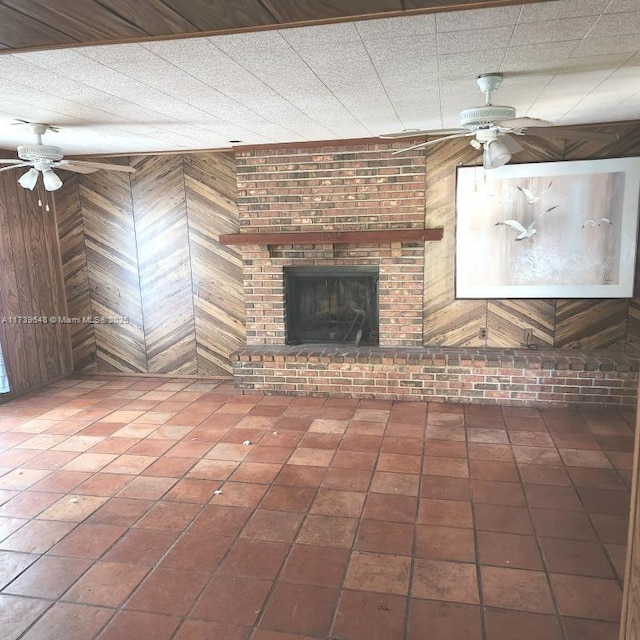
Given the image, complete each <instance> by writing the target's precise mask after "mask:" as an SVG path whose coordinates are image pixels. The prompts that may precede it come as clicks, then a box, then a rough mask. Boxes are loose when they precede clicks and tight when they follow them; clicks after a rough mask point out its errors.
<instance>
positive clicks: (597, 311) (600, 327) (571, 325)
mask: <svg viewBox="0 0 640 640" xmlns="http://www.w3.org/2000/svg"><path fill="white" fill-rule="evenodd" d="M628 310H629V301H628V300H558V301H557V305H556V319H555V341H554V346H555V347H557V348H559V349H613V350H617V351H624V348H625V338H626V332H627V314H628Z"/></svg>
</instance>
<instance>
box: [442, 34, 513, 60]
mask: <svg viewBox="0 0 640 640" xmlns="http://www.w3.org/2000/svg"><path fill="white" fill-rule="evenodd" d="M512 33H513V27H493V28H486V29H469V30H465V31H446V32H444V33H438V53H439V54H447V53H463V52H465V51H482V50H483V49H498V48H501V47H506V46H507V45H508V44H509V41H510V40H511V34H512Z"/></svg>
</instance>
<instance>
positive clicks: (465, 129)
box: [380, 73, 617, 169]
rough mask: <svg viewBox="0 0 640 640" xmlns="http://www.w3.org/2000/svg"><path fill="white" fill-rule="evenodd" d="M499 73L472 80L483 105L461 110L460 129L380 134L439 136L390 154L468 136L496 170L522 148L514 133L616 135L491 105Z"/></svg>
mask: <svg viewBox="0 0 640 640" xmlns="http://www.w3.org/2000/svg"><path fill="white" fill-rule="evenodd" d="M502 78H503V76H502V74H501V73H483V74H482V75H480V76H478V78H477V80H476V82H477V84H478V87H480V90H481V91H482V93H484V96H485V104H484V105H481V106H478V107H470V108H468V109H464V110H463V111H462V112H461V113H460V126H461V127H462V128H461V129H454V130H444V131H419V130H415V129H407V130H405V131H403V132H401V133H392V134H387V135H382V136H380V137H381V138H385V139H398V138H405V137H412V136H413V137H415V136H418V135H427V136H434V135H440V136H441V137H439V138H435V139H432V140H427V141H426V142H421V143H418V144H414V145H412V146H410V147H407V148H406V149H399V150H397V151H394V152H393V154H392V155H396V154H398V153H403V152H405V151H411V150H413V149H422V148H425V147H428V146H431V145H434V144H437V143H438V142H443V141H445V140H453V139H455V138H465V137H471V138H472V139H471V140H470V141H469V144H470V145H471V146H472V147H473V148H474V149H477V150H478V151H482V165H483V166H484V168H485V169H497V168H498V167H501V166H502V165H504V164H506V163H507V162H509V160H511V158H512V156H513V154H515V153H518V152H519V151H522V147H521V146H520V145H519V144H518V142H517V141H516V139H515V137H514V136H518V137H520V136H527V135H534V136H540V137H559V138H563V137H566V138H576V139H585V140H594V139H597V140H602V141H612V140H615V139H616V138H617V136H615V135H612V134H608V133H600V132H594V131H577V130H572V129H566V128H562V127H555V126H553V125H552V123H551V122H548V121H546V120H541V119H540V118H530V117H522V118H517V117H516V109H515V107H510V106H504V105H494V104H491V96H492V95H493V94H494V93H495V91H496V90H497V89H498V87H499V86H500V85H501V84H502Z"/></svg>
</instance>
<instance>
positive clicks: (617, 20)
mask: <svg viewBox="0 0 640 640" xmlns="http://www.w3.org/2000/svg"><path fill="white" fill-rule="evenodd" d="M638 32H640V11H629V12H628V13H608V14H606V15H603V16H600V17H599V18H598V20H597V21H596V23H595V24H594V25H593V30H592V31H591V34H590V35H592V36H593V37H594V38H606V37H611V36H626V35H635V36H636V37H637V36H638Z"/></svg>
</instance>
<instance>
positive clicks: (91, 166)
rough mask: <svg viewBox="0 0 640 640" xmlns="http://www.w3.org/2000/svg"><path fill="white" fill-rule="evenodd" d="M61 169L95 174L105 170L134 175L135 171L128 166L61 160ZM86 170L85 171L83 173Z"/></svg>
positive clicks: (57, 164) (58, 165)
mask: <svg viewBox="0 0 640 640" xmlns="http://www.w3.org/2000/svg"><path fill="white" fill-rule="evenodd" d="M56 166H57V167H59V168H60V169H67V170H68V171H76V172H77V173H93V172H94V171H99V170H101V169H104V170H106V171H125V172H126V173H134V172H135V169H134V168H133V167H129V166H127V165H126V164H110V163H107V162H88V161H84V160H60V162H57V163H56ZM83 169H84V171H83Z"/></svg>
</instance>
